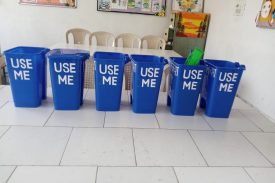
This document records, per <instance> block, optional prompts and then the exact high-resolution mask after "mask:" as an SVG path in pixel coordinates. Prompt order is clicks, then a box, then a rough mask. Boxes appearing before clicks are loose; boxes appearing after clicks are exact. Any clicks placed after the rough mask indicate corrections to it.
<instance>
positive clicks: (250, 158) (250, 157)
mask: <svg viewBox="0 0 275 183" xmlns="http://www.w3.org/2000/svg"><path fill="white" fill-rule="evenodd" d="M191 135H192V137H193V138H194V141H195V143H196V144H197V145H198V147H199V149H200V151H201V153H202V154H203V155H204V158H205V159H206V161H207V162H208V164H209V165H210V166H267V167H270V166H272V165H271V164H270V163H269V162H268V161H267V160H266V159H265V158H264V157H263V156H262V155H261V154H260V153H259V152H258V151H257V150H256V149H255V148H254V147H253V146H252V145H251V144H250V143H249V142H248V141H247V140H246V139H245V138H244V137H243V136H242V135H241V134H240V133H238V132H218V131H191Z"/></svg>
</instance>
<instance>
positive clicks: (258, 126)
mask: <svg viewBox="0 0 275 183" xmlns="http://www.w3.org/2000/svg"><path fill="white" fill-rule="evenodd" d="M238 111H239V113H240V114H241V115H242V116H243V117H244V118H246V119H247V120H248V121H250V122H251V123H252V124H253V125H255V126H256V127H257V128H259V129H260V130H261V132H264V130H263V129H262V128H261V127H260V126H259V125H257V124H256V123H255V122H254V121H252V120H250V119H249V118H248V117H246V116H245V115H244V114H243V113H242V111H241V110H238Z"/></svg>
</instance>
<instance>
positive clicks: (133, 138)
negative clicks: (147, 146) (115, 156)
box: [132, 129, 138, 167]
mask: <svg viewBox="0 0 275 183" xmlns="http://www.w3.org/2000/svg"><path fill="white" fill-rule="evenodd" d="M132 141H133V148H134V156H135V165H136V167H137V166H138V165H137V153H136V146H135V137H134V129H132Z"/></svg>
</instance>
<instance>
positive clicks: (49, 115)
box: [43, 110, 55, 127]
mask: <svg viewBox="0 0 275 183" xmlns="http://www.w3.org/2000/svg"><path fill="white" fill-rule="evenodd" d="M54 112H55V110H53V111H52V112H51V114H50V115H49V117H48V118H47V120H46V122H45V123H44V124H43V127H45V126H46V124H47V123H48V122H49V120H50V118H51V117H52V115H53V113H54Z"/></svg>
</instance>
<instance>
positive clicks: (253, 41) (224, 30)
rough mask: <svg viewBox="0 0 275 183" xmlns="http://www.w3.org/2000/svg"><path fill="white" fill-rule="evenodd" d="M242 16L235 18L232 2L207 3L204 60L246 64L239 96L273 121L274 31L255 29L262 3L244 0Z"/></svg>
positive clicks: (274, 109)
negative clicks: (207, 15) (206, 34)
mask: <svg viewBox="0 0 275 183" xmlns="http://www.w3.org/2000/svg"><path fill="white" fill-rule="evenodd" d="M246 2H247V5H246V10H245V12H244V16H241V17H236V16H234V0H206V6H205V11H206V12H209V13H211V14H212V19H211V24H210V30H209V37H208V42H207V47H206V58H214V59H228V60H233V61H238V62H240V63H242V64H245V65H246V67H247V71H245V73H244V76H243V79H242V82H241V86H240V89H239V92H238V93H239V95H240V97H241V98H243V99H245V100H246V101H248V102H249V103H251V104H252V105H254V106H255V107H257V108H258V109H259V110H261V111H262V112H263V113H265V114H267V115H268V116H270V117H272V118H273V119H275V68H274V67H275V63H274V62H275V30H270V29H262V28H257V27H256V25H255V17H256V15H257V13H258V12H259V10H260V7H261V2H262V1H261V0H246Z"/></svg>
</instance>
